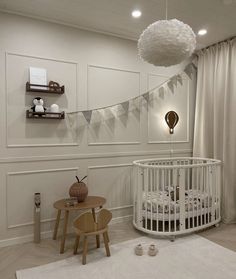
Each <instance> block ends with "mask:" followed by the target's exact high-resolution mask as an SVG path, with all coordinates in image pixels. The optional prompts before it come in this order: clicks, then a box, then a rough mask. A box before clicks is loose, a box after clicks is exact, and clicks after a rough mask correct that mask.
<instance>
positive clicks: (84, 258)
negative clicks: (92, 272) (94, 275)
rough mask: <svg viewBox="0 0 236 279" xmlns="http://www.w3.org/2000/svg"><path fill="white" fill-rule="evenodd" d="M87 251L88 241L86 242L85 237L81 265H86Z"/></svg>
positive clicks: (85, 238)
mask: <svg viewBox="0 0 236 279" xmlns="http://www.w3.org/2000/svg"><path fill="white" fill-rule="evenodd" d="M87 250H88V240H87V236H84V247H83V259H82V264H86V255H87Z"/></svg>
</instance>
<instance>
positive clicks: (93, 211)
mask: <svg viewBox="0 0 236 279" xmlns="http://www.w3.org/2000/svg"><path fill="white" fill-rule="evenodd" d="M92 214H93V220H94V222H95V223H96V214H95V209H94V208H92ZM96 243H97V248H100V237H99V234H97V235H96Z"/></svg>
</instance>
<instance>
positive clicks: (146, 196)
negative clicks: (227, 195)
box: [143, 190, 212, 214]
mask: <svg viewBox="0 0 236 279" xmlns="http://www.w3.org/2000/svg"><path fill="white" fill-rule="evenodd" d="M211 204H212V197H211V196H209V195H208V194H207V193H200V192H199V191H197V190H188V191H185V211H186V212H190V211H193V210H198V211H199V212H200V210H201V209H206V208H209V207H211ZM157 206H158V213H165V214H166V213H171V214H173V213H179V212H180V203H179V200H176V201H173V200H172V199H171V196H169V191H166V190H165V191H159V192H158V193H156V192H143V209H144V210H146V209H147V210H148V211H149V212H150V211H152V212H153V213H157Z"/></svg>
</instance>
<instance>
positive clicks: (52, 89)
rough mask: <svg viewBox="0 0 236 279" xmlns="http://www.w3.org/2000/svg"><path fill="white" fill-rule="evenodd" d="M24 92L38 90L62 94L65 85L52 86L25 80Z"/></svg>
mask: <svg viewBox="0 0 236 279" xmlns="http://www.w3.org/2000/svg"><path fill="white" fill-rule="evenodd" d="M42 87H43V88H45V89H43V88H42ZM26 92H40V93H53V94H64V93H65V86H64V85H63V86H59V87H53V86H49V85H41V84H32V83H29V82H26Z"/></svg>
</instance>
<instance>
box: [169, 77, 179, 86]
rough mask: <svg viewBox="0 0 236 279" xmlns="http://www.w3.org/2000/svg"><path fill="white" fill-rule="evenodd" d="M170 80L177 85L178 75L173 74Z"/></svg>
mask: <svg viewBox="0 0 236 279" xmlns="http://www.w3.org/2000/svg"><path fill="white" fill-rule="evenodd" d="M170 80H171V81H172V83H173V84H174V85H175V86H177V76H173V77H172V78H171V79H170Z"/></svg>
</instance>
